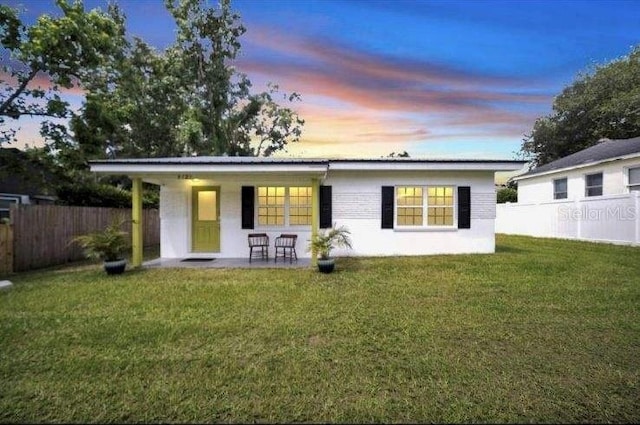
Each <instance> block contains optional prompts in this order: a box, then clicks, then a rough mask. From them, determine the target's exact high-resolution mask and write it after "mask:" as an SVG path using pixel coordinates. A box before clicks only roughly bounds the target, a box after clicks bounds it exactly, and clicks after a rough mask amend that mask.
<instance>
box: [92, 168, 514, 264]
mask: <svg viewBox="0 0 640 425" xmlns="http://www.w3.org/2000/svg"><path fill="white" fill-rule="evenodd" d="M90 165H91V171H93V172H96V173H106V174H120V175H128V176H129V177H130V178H131V179H132V180H133V191H132V192H133V222H134V226H133V227H134V231H133V249H134V261H133V263H134V265H139V264H140V263H141V259H142V248H141V247H142V241H141V232H140V231H139V229H140V227H139V226H140V220H141V188H142V181H144V182H147V183H152V184H155V185H159V186H160V220H161V247H160V249H161V253H160V254H161V257H162V258H185V257H194V256H198V255H202V256H206V255H209V256H211V255H214V256H216V257H219V258H247V257H248V255H249V249H248V245H247V236H248V234H250V233H266V234H268V235H269V236H270V239H271V240H272V241H273V240H274V239H275V237H276V236H278V235H280V234H282V233H289V234H290V233H293V234H296V235H298V245H297V252H298V255H299V256H310V253H309V252H307V249H306V248H307V244H308V240H309V239H310V238H311V236H312V235H313V234H315V233H316V232H318V229H323V228H329V227H332V226H333V225H336V226H343V225H344V226H346V227H347V228H348V229H349V230H350V231H351V236H352V241H353V250H351V251H349V252H336V255H345V254H347V255H358V256H367V255H375V256H384V255H425V254H458V253H492V252H494V250H495V237H494V219H495V204H496V195H495V188H494V173H495V172H496V171H514V170H518V169H520V168H522V167H523V165H524V161H513V160H475V159H473V160H426V159H414V158H385V159H300V158H262V157H257V158H256V157H181V158H146V159H122V160H104V161H92V162H91V164H90ZM136 229H138V230H136ZM136 252H137V253H136Z"/></svg>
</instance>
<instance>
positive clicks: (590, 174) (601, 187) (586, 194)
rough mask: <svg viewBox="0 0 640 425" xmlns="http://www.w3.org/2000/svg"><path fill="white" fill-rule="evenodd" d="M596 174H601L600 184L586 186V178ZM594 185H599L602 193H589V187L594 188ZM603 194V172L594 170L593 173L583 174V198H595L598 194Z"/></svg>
mask: <svg viewBox="0 0 640 425" xmlns="http://www.w3.org/2000/svg"><path fill="white" fill-rule="evenodd" d="M597 174H600V175H601V176H602V184H601V185H600V186H587V180H588V178H589V177H590V176H595V175H597ZM595 187H600V189H601V191H602V193H600V195H589V189H591V188H595ZM602 195H604V173H603V172H602V171H595V172H593V173H585V174H584V197H585V198H595V197H598V196H602Z"/></svg>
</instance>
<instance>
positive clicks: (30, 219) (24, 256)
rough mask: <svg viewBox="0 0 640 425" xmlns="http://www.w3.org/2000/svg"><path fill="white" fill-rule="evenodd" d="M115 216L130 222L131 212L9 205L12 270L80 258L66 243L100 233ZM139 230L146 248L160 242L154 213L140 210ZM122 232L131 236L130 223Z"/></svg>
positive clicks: (77, 249)
mask: <svg viewBox="0 0 640 425" xmlns="http://www.w3.org/2000/svg"><path fill="white" fill-rule="evenodd" d="M118 216H124V217H125V219H130V217H131V210H130V209H118V208H95V207H68V206H58V205H12V206H11V222H12V227H13V257H14V258H13V271H16V272H18V271H24V270H32V269H37V268H41V267H48V266H54V265H58V264H64V263H67V262H70V261H77V260H80V259H82V258H84V255H83V252H82V249H81V248H80V247H79V246H78V245H77V244H75V243H70V241H71V240H73V238H75V237H76V236H79V235H83V234H87V233H91V232H95V231H99V230H103V229H104V228H105V227H106V226H107V225H109V224H110V223H111V222H112V221H113V220H114V219H115V218H117V217H118ZM143 228H144V233H143V240H144V244H145V245H146V246H150V245H157V244H159V243H160V217H159V214H158V210H155V209H154V210H144V212H143ZM123 230H125V231H127V232H128V233H129V234H130V233H131V221H128V222H127V223H126V224H125V226H123ZM0 256H1V253H0Z"/></svg>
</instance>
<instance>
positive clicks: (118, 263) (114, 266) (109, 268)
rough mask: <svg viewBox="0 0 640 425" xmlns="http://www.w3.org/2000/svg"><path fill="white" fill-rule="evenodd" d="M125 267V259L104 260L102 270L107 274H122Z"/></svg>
mask: <svg viewBox="0 0 640 425" xmlns="http://www.w3.org/2000/svg"><path fill="white" fill-rule="evenodd" d="M126 267H127V260H115V261H105V262H104V271H106V272H107V274H122V273H124V269H125V268H126Z"/></svg>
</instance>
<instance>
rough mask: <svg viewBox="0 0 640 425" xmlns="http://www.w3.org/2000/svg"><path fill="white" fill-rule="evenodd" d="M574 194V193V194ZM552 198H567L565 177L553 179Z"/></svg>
mask: <svg viewBox="0 0 640 425" xmlns="http://www.w3.org/2000/svg"><path fill="white" fill-rule="evenodd" d="M574 196H575V195H574ZM553 199H567V178H566V177H565V178H563V179H556V180H554V181H553Z"/></svg>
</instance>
